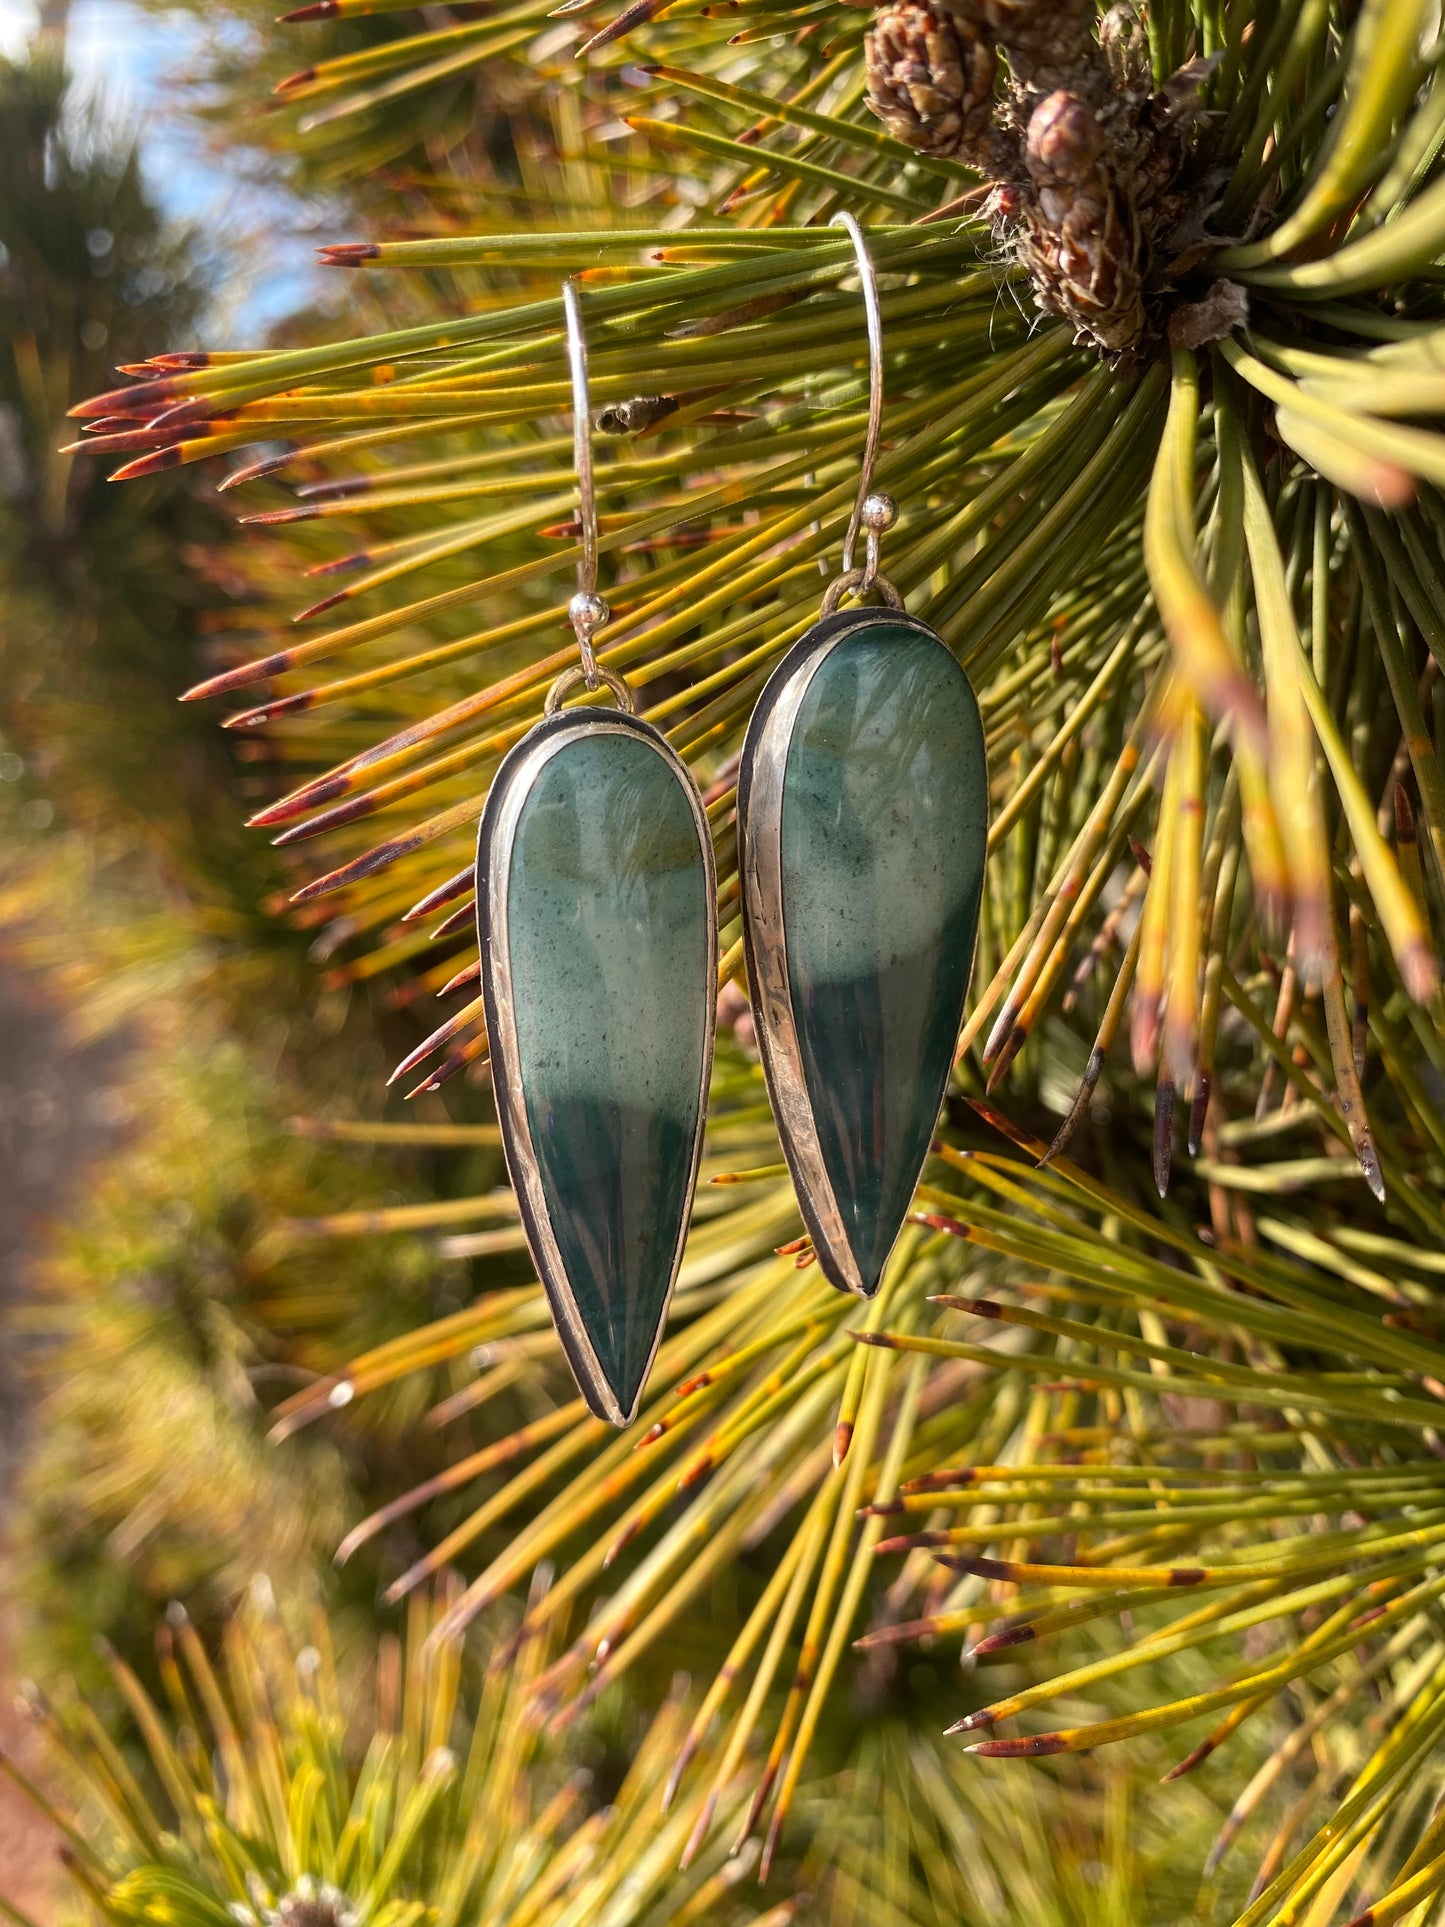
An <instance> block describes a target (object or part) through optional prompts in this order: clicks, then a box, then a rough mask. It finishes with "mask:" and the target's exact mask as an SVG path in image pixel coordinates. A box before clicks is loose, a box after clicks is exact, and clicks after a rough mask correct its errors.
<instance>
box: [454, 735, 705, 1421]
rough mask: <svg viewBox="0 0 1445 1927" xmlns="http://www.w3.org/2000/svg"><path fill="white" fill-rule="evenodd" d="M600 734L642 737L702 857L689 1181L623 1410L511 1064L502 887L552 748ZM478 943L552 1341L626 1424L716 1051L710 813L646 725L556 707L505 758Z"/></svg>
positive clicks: (492, 807)
mask: <svg viewBox="0 0 1445 1927" xmlns="http://www.w3.org/2000/svg"><path fill="white" fill-rule="evenodd" d="M598 735H629V736H640V737H642V739H643V740H644V741H645V742H647V743H648V744H649V745H650V747H651V748H652V749H654V750H655V751H656V752H657V754H658V755H659V756H661V757H662V759H663V761H664V762H665V763H666V764H667V765H668V766H669V768H670V769H671V770H672V772H673V774H674V776H675V777H676V778H677V779H678V781H679V782H680V783H681V785H682V788H683V791H684V793H685V794H686V796H687V799H688V805H689V807H690V809H691V811H692V816H693V823H694V826H695V828H696V830H697V834H698V844H699V848H700V850H701V853H702V861H703V886H704V889H705V891H706V904H707V948H708V954H707V974H706V976H705V978H704V982H705V983H706V984H707V985H708V987H709V998H708V1005H707V1010H706V1012H705V1014H704V1023H703V1049H702V1077H701V1086H700V1089H699V1093H698V1111H697V1128H696V1130H695V1132H694V1134H693V1147H692V1168H691V1171H690V1173H689V1177H688V1184H687V1193H686V1202H685V1206H684V1210H683V1212H682V1218H681V1223H680V1225H679V1227H678V1235H677V1242H676V1245H675V1246H674V1248H673V1254H672V1267H671V1272H670V1275H669V1278H668V1284H667V1293H666V1296H665V1297H664V1299H663V1304H662V1311H661V1315H660V1317H659V1318H658V1321H657V1330H656V1331H655V1332H654V1334H653V1339H652V1349H651V1351H650V1352H649V1353H648V1355H647V1364H646V1366H645V1368H644V1370H643V1373H642V1377H641V1380H640V1382H639V1385H638V1390H637V1396H636V1398H635V1399H634V1400H633V1402H632V1407H631V1409H630V1410H628V1411H624V1410H623V1408H622V1406H621V1404H620V1403H619V1402H618V1399H617V1395H616V1393H615V1392H614V1391H613V1389H612V1387H611V1386H610V1385H609V1384H608V1382H607V1379H606V1376H605V1375H604V1373H603V1370H602V1367H601V1365H600V1363H599V1362H598V1358H597V1354H596V1351H595V1350H594V1349H593V1346H592V1342H591V1340H590V1339H589V1338H588V1336H587V1329H586V1326H585V1324H584V1323H583V1320H582V1315H581V1313H580V1311H579V1310H578V1306H577V1300H576V1298H575V1296H574V1294H573V1291H572V1286H571V1283H570V1281H569V1279H568V1277H567V1273H566V1269H565V1267H564V1266H563V1263H562V1256H561V1253H560V1251H559V1250H558V1248H557V1241H556V1237H555V1235H554V1233H553V1230H552V1224H551V1218H550V1215H549V1213H548V1210H547V1201H546V1196H545V1194H544V1192H543V1189H542V1174H541V1169H540V1166H539V1164H538V1161H537V1153H536V1147H535V1145H534V1144H533V1142H532V1133H531V1127H530V1125H529V1123H528V1120H527V1104H526V1093H525V1091H524V1090H523V1088H522V1080H521V1076H520V1071H519V1067H518V1061H517V1059H518V1044H517V1022H516V1005H515V1000H514V996H513V985H512V965H511V950H510V945H509V941H508V930H507V897H508V889H507V886H508V883H509V881H510V877H511V866H512V853H513V846H514V844H515V841H516V834H517V825H518V823H519V821H520V820H521V814H522V808H523V805H524V804H525V802H526V800H527V797H528V795H529V794H530V793H531V790H532V787H533V785H534V784H535V782H536V780H537V778H538V776H539V775H540V773H541V771H542V769H543V768H544V767H545V765H546V764H547V763H548V762H549V761H550V760H551V758H552V757H553V756H555V755H556V754H557V753H558V751H560V750H561V749H563V748H565V747H566V745H567V744H568V743H571V742H575V741H576V740H577V739H578V738H579V737H585V736H598ZM477 940H478V944H479V947H480V952H481V973H482V998H483V1003H484V1007H485V1010H486V1017H487V1038H488V1043H489V1046H490V1056H491V1070H492V1091H493V1094H494V1096H495V1099H496V1106H497V1121H498V1123H499V1124H500V1125H501V1130H502V1148H503V1151H504V1152H505V1154H506V1160H507V1171H508V1175H509V1176H510V1178H511V1180H512V1188H513V1190H514V1191H515V1192H516V1194H517V1204H518V1207H519V1209H520V1211H521V1216H522V1228H523V1231H524V1232H525V1234H526V1238H527V1245H528V1249H529V1250H530V1252H531V1255H532V1261H533V1263H534V1264H535V1265H536V1267H537V1275H538V1277H539V1278H540V1279H541V1281H542V1286H543V1289H544V1290H545V1291H546V1294H547V1302H548V1304H549V1306H550V1307H551V1311H552V1317H553V1321H554V1322H555V1324H556V1327H557V1335H558V1337H559V1338H560V1339H561V1341H562V1349H563V1351H564V1352H565V1353H566V1355H567V1361H568V1363H569V1364H570V1366H571V1367H572V1372H573V1376H574V1377H575V1378H576V1380H577V1384H578V1388H579V1390H580V1391H581V1393H582V1396H583V1397H584V1398H585V1400H586V1401H587V1404H588V1405H589V1407H590V1408H591V1410H592V1412H593V1413H594V1414H595V1416H596V1417H598V1418H604V1419H610V1420H611V1422H612V1423H613V1424H614V1425H618V1426H623V1425H630V1424H631V1423H632V1420H633V1419H634V1418H635V1417H636V1416H637V1409H638V1406H639V1405H640V1404H641V1402H642V1396H643V1393H644V1392H645V1391H646V1389H647V1380H648V1377H649V1376H650V1374H651V1371H652V1366H653V1361H654V1360H655V1359H656V1357H657V1348H658V1346H659V1345H660V1344H661V1342H662V1334H663V1331H664V1329H665V1327H666V1325H667V1313H668V1308H669V1306H670V1305H671V1303H672V1294H673V1288H674V1287H675V1285H676V1284H677V1274H678V1271H679V1268H680V1267H681V1264H682V1254H683V1248H684V1246H685V1244H686V1242H687V1234H688V1230H689V1226H690V1222H691V1217H692V1200H693V1197H694V1195H695V1193H696V1190H697V1174H698V1167H699V1165H700V1164H701V1161H702V1144H703V1134H704V1131H705V1129H706V1125H707V1099H708V1089H709V1086H710V1084H711V1081H712V1061H713V1045H714V1041H715V1032H716V1012H715V993H716V986H717V967H718V956H717V947H718V935H717V872H716V865H715V863H714V859H713V847H712V834H711V831H710V829H709V827H708V821H707V811H706V809H705V808H704V806H703V801H702V797H701V795H700V794H699V792H698V787H697V784H696V783H695V782H694V781H693V778H692V775H691V772H690V771H689V770H688V768H687V766H686V764H685V763H684V762H683V761H682V759H681V758H680V757H679V756H678V754H677V752H676V751H675V750H674V749H673V748H672V745H671V744H670V743H668V742H667V741H666V740H665V739H664V738H663V737H662V736H661V735H660V734H659V733H658V731H657V730H655V729H654V728H653V727H652V725H651V724H650V723H647V722H644V721H643V720H642V718H641V717H637V716H630V715H627V714H626V713H625V712H623V711H620V710H608V709H597V708H590V707H589V708H579V709H574V710H559V711H558V712H557V714H556V715H555V716H550V717H548V718H547V719H546V720H545V721H543V722H541V723H539V724H538V725H537V727H536V728H535V729H534V730H532V731H531V733H530V734H529V735H527V736H524V737H523V739H522V741H521V742H520V743H518V744H517V746H516V747H515V748H514V749H513V750H512V751H511V752H510V753H509V754H508V755H507V756H506V757H505V758H504V760H503V762H502V765H501V767H500V768H499V769H498V771H497V774H496V776H495V777H494V778H493V781H492V787H491V790H490V792H489V794H488V796H487V802H486V807H485V808H484V809H483V811H482V819H481V822H480V824H479V825H478V827H477Z"/></svg>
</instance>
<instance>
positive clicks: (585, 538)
mask: <svg viewBox="0 0 1445 1927" xmlns="http://www.w3.org/2000/svg"><path fill="white" fill-rule="evenodd" d="M562 310H563V313H564V314H565V315H566V317H567V360H568V363H569V365H570V367H571V370H572V466H573V468H574V469H575V470H576V472H577V515H578V520H579V521H580V522H581V524H582V556H581V560H580V561H579V562H578V564H577V593H576V594H575V595H574V596H573V598H572V600H571V601H570V602H569V603H568V605H567V615H568V619H569V620H570V622H571V624H572V628H573V631H574V632H575V634H576V637H577V650H578V653H579V655H580V656H581V658H582V676H583V680H584V681H585V682H586V684H587V687H588V689H589V690H596V689H598V688H600V687H601V680H602V679H601V676H600V675H599V673H598V668H597V657H596V654H595V653H594V651H593V648H592V638H593V636H594V635H595V634H596V633H597V631H598V630H599V629H601V628H602V627H603V626H604V625H605V624H606V622H607V620H608V618H609V617H610V616H611V614H612V611H611V610H610V609H609V608H608V606H607V604H606V602H605V601H604V600H603V599H602V597H601V596H600V595H598V593H597V493H596V489H595V487H594V485H593V480H592V399H591V396H590V394H589V392H588V388H587V337H586V336H585V335H584V334H583V332H582V306H581V303H580V302H579V301H578V299H577V289H576V287H575V286H574V285H573V283H572V282H570V281H564V282H563V284H562Z"/></svg>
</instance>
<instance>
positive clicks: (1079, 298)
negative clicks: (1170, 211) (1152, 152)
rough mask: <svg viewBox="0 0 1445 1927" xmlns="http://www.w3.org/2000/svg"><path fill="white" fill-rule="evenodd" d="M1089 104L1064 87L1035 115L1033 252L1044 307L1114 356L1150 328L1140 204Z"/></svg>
mask: <svg viewBox="0 0 1445 1927" xmlns="http://www.w3.org/2000/svg"><path fill="white" fill-rule="evenodd" d="M1108 148H1109V143H1108V139H1107V136H1106V133H1105V130H1104V128H1103V127H1102V126H1101V124H1100V122H1099V117H1098V115H1097V114H1096V113H1095V112H1094V110H1093V108H1092V107H1091V106H1090V105H1089V104H1088V102H1087V101H1084V100H1081V99H1080V98H1079V97H1078V95H1077V94H1071V93H1069V92H1068V91H1067V90H1066V89H1064V88H1059V89H1057V90H1056V91H1055V92H1054V93H1052V94H1049V95H1047V96H1046V97H1045V98H1044V99H1043V100H1041V101H1040V102H1039V104H1038V106H1037V107H1036V108H1035V109H1034V111H1033V113H1032V114H1031V115H1030V117H1029V125H1028V137H1027V142H1026V146H1025V154H1024V159H1025V164H1026V165H1027V168H1028V172H1029V178H1030V180H1031V181H1032V182H1033V184H1034V189H1035V195H1036V202H1035V206H1034V208H1033V209H1032V210H1031V212H1030V218H1029V219H1028V220H1027V221H1026V223H1025V234H1024V237H1023V251H1024V254H1025V258H1026V259H1027V261H1028V264H1029V266H1030V269H1031V270H1032V273H1033V277H1034V285H1035V288H1036V290H1037V292H1038V296H1039V300H1040V303H1041V305H1042V306H1044V307H1045V308H1048V309H1051V310H1052V311H1053V312H1054V313H1056V314H1061V315H1064V316H1066V317H1067V318H1068V319H1069V320H1070V321H1072V322H1073V323H1074V325H1075V327H1076V328H1077V329H1078V330H1079V333H1080V335H1081V336H1082V337H1084V338H1086V339H1090V340H1093V341H1094V342H1096V343H1097V344H1098V346H1099V347H1101V348H1104V349H1108V350H1110V351H1112V352H1116V353H1117V352H1119V351H1121V350H1123V349H1127V348H1131V347H1133V346H1135V345H1136V343H1137V342H1138V341H1139V339H1140V337H1141V336H1142V334H1143V332H1144V325H1145V321H1144V307H1143V298H1142V291H1141V285H1140V239H1139V223H1138V219H1137V209H1136V208H1135V207H1134V204H1133V201H1132V199H1131V197H1130V195H1129V194H1128V192H1127V191H1126V190H1125V189H1124V188H1123V187H1122V186H1121V184H1120V183H1119V182H1118V180H1117V179H1116V178H1115V176H1114V174H1113V172H1112V170H1111V168H1110V166H1109V163H1108Z"/></svg>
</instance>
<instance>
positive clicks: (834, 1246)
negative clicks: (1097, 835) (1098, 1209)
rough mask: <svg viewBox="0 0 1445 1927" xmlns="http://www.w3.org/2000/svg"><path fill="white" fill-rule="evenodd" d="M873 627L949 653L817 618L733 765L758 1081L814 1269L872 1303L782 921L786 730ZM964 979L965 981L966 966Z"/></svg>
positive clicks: (785, 663)
mask: <svg viewBox="0 0 1445 1927" xmlns="http://www.w3.org/2000/svg"><path fill="white" fill-rule="evenodd" d="M879 622H886V623H889V624H890V625H893V624H901V625H902V626H903V627H905V628H909V629H916V630H917V631H918V632H919V633H920V634H921V635H925V636H928V637H930V638H931V639H932V640H933V641H934V642H936V643H937V644H938V645H939V647H940V648H943V649H946V648H947V646H948V645H947V644H946V643H945V642H944V641H943V638H942V637H941V636H940V635H939V634H938V632H937V630H936V629H933V628H931V627H930V626H929V624H928V623H926V622H923V621H920V619H919V618H918V617H917V616H911V615H909V614H908V613H907V612H906V611H905V610H902V609H893V608H884V609H877V608H857V609H844V610H840V611H838V612H837V613H835V614H830V615H825V616H823V617H822V618H821V620H819V621H818V622H815V623H814V624H813V626H812V628H811V629H809V630H807V631H806V632H805V633H804V634H803V635H802V636H800V637H799V639H798V641H797V642H796V643H794V645H793V647H792V648H791V649H790V650H789V651H788V653H787V655H786V656H784V657H783V660H782V661H781V662H780V663H779V664H778V666H777V668H776V669H775V670H774V671H773V673H772V675H771V676H770V677H769V678H768V681H767V684H766V685H765V687H764V689H763V693H762V695H761V696H760V697H759V699H758V704H757V708H756V709H755V710H754V711H753V714H752V718H751V720H750V721H749V723H748V728H747V734H746V736H745V737H744V739H743V749H742V756H741V758H740V760H739V763H738V818H737V820H738V873H739V876H740V878H741V880H742V895H743V948H744V952H745V955H746V958H747V969H748V987H749V990H750V993H751V996H752V1007H753V1020H754V1024H755V1026H756V1030H757V1038H758V1049H759V1054H760V1055H761V1057H762V1060H763V1076H764V1078H765V1079H766V1081H767V1087H768V1097H769V1099H770V1101H771V1103H772V1107H773V1117H774V1120H775V1122H776V1124H777V1127H778V1137H779V1139H780V1140H781V1143H782V1147H783V1156H784V1158H785V1159H786V1160H787V1164H788V1170H789V1172H790V1173H791V1174H792V1179H793V1189H794V1191H795V1193H796V1194H797V1199H798V1209H799V1210H800V1211H801V1213H802V1216H803V1222H804V1224H805V1225H806V1226H807V1228H808V1234H809V1236H810V1237H811V1238H812V1241H813V1249H814V1251H815V1252H816V1253H817V1257H818V1265H819V1267H820V1269H821V1270H822V1272H823V1275H824V1277H825V1278H827V1279H828V1281H829V1283H830V1284H833V1285H836V1286H837V1287H838V1289H839V1290H840V1291H849V1292H852V1293H853V1294H854V1295H855V1296H857V1297H860V1298H867V1297H871V1296H872V1295H873V1293H870V1292H869V1291H867V1289H866V1288H865V1286H864V1283H863V1277H862V1274H861V1272H860V1271H859V1268H858V1263H857V1260H856V1259H855V1258H854V1256H853V1251H852V1247H851V1245H850V1243H849V1240H848V1234H847V1230H846V1228H845V1226H844V1223H843V1217H842V1213H841V1212H840V1210H839V1208H838V1201H837V1197H836V1195H835V1193H834V1190H833V1186H832V1184H831V1182H830V1181H829V1178H828V1173H827V1169H826V1167H825V1165H824V1163H823V1153H822V1148H821V1146H820V1144H819V1142H818V1132H817V1125H816V1123H815V1121H814V1117H813V1107H812V1105H811V1103H810V1102H809V1099H808V1090H807V1084H806V1082H805V1080H804V1076H803V1064H802V1055H801V1052H800V1051H799V1048H798V1035H797V1028H796V1025H795V1023H794V1020H793V996H792V983H791V979H790V976H789V971H788V941H787V936H788V933H787V920H786V917H785V914H784V908H783V875H782V868H783V864H782V829H783V777H784V774H785V771H786V767H787V760H788V750H789V747H790V745H791V743H792V737H793V728H794V725H795V724H796V722H797V719H798V712H799V710H800V709H801V707H802V703H803V698H804V697H805V696H806V695H807V692H808V687H809V684H810V683H811V682H812V680H813V678H814V676H815V675H816V674H817V673H818V671H819V669H820V668H821V667H822V666H823V664H824V663H825V662H826V661H827V659H828V657H829V656H830V655H831V654H832V653H833V650H834V649H835V648H836V647H837V646H838V644H839V643H841V642H842V641H843V640H844V639H845V638H846V637H848V636H850V635H852V634H854V633H855V632H856V631H857V630H858V629H861V628H867V627H871V626H873V625H874V624H876V623H879ZM976 947H977V937H976V936H975V948H976ZM969 975H970V977H971V976H972V961H971V960H970V965H969ZM926 1161H927V1154H926V1153H925V1155H924V1158H923V1159H922V1160H920V1163H919V1167H918V1172H917V1173H916V1174H915V1176H914V1183H915V1184H916V1183H917V1182H918V1177H919V1176H921V1175H922V1171H923V1165H924V1163H925V1162H926ZM900 1229H901V1227H900ZM895 1242H896V1240H895ZM880 1282H881V1281H880ZM874 1289H875V1291H876V1289H877V1287H876V1286H875V1288H874Z"/></svg>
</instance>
